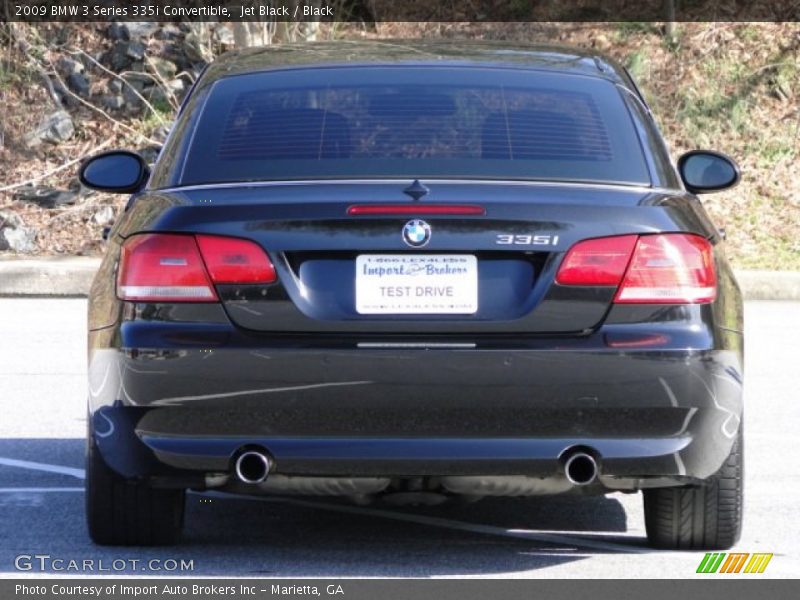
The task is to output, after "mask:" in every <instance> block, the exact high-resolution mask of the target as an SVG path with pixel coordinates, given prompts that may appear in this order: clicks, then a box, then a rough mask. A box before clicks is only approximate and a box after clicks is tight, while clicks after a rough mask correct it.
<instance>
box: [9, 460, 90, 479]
mask: <svg viewBox="0 0 800 600" xmlns="http://www.w3.org/2000/svg"><path fill="white" fill-rule="evenodd" d="M0 466H4V467H18V468H20V469H29V470H31V471H43V472H45V473H58V474H59V475H69V476H70V477H75V478H77V479H85V478H86V474H85V473H84V470H83V469H75V468H74V467H62V466H61V465H48V464H46V463H40V462H33V461H30V460H17V459H16V458H4V457H2V456H0Z"/></svg>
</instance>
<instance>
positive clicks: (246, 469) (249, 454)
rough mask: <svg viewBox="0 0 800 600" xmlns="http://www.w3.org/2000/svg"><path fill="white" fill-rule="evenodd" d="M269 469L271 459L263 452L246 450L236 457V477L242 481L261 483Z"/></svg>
mask: <svg viewBox="0 0 800 600" xmlns="http://www.w3.org/2000/svg"><path fill="white" fill-rule="evenodd" d="M271 469H272V461H271V460H270V458H269V456H267V455H266V454H264V453H263V452H258V451H256V450H248V451H246V452H242V453H241V454H240V455H239V458H237V459H236V477H238V478H239V481H241V482H243V483H249V484H256V483H263V482H264V481H266V480H267V477H268V476H269V472H270V470H271Z"/></svg>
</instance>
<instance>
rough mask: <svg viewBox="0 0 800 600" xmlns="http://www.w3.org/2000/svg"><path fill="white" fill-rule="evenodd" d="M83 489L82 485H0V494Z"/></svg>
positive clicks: (77, 490) (61, 491) (52, 492)
mask: <svg viewBox="0 0 800 600" xmlns="http://www.w3.org/2000/svg"><path fill="white" fill-rule="evenodd" d="M83 491H84V488H82V487H0V494H61V493H64V492H83Z"/></svg>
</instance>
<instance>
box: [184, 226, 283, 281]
mask: <svg viewBox="0 0 800 600" xmlns="http://www.w3.org/2000/svg"><path fill="white" fill-rule="evenodd" d="M197 244H198V245H199V246H200V254H202V255H203V260H204V261H205V263H206V267H207V268H208V274H209V275H211V280H212V281H213V282H214V283H273V282H274V281H275V279H276V275H275V267H274V266H273V265H272V263H271V262H270V260H269V258H267V255H266V254H265V252H264V250H263V249H262V248H261V246H259V245H258V244H256V243H255V242H251V241H248V240H240V239H237V238H226V237H219V236H214V235H198V236H197Z"/></svg>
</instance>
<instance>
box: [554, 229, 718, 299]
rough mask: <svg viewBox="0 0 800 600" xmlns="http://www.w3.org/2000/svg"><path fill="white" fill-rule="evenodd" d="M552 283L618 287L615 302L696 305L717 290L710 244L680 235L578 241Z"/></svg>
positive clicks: (700, 238) (698, 237) (689, 235)
mask: <svg viewBox="0 0 800 600" xmlns="http://www.w3.org/2000/svg"><path fill="white" fill-rule="evenodd" d="M556 283H558V284H559V285H584V286H619V289H618V291H617V294H616V296H615V298H614V302H616V303H627V304H643V303H647V304H699V303H705V302H712V301H713V300H714V298H715V297H716V293H717V278H716V273H715V271H714V255H713V251H712V248H711V244H710V243H709V242H708V240H706V239H705V238H703V237H700V236H698V235H692V234H684V233H664V234H656V235H643V236H636V235H621V236H615V237H607V238H597V239H592V240H585V241H582V242H578V243H577V244H575V245H574V246H573V247H572V248H570V250H569V251H568V252H567V255H566V256H565V257H564V260H563V261H562V263H561V267H560V268H559V270H558V273H557V274H556Z"/></svg>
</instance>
